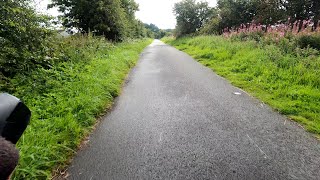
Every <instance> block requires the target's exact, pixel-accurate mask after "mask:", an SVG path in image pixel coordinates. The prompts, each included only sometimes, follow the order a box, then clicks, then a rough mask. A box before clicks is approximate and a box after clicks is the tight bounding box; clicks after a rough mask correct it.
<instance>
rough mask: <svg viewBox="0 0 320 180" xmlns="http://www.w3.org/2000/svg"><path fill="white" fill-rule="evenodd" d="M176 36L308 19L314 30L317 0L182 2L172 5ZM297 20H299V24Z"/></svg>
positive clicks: (318, 16) (319, 5)
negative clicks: (246, 25) (211, 5)
mask: <svg viewBox="0 0 320 180" xmlns="http://www.w3.org/2000/svg"><path fill="white" fill-rule="evenodd" d="M174 12H175V14H176V19H177V26H176V31H175V34H176V36H183V35H186V34H193V33H198V34H221V33H222V32H223V29H225V28H233V27H238V26H240V25H241V24H247V23H252V22H254V23H255V24H265V25H269V24H275V23H280V22H286V21H287V20H288V18H289V21H290V23H293V22H297V21H298V22H301V23H300V25H299V26H300V27H301V26H302V25H303V20H310V21H312V22H313V29H316V28H317V26H318V22H319V19H320V1H319V0H268V1H266V0H218V1H217V6H216V7H209V5H208V3H207V2H196V1H195V0H183V1H181V2H178V3H176V4H175V6H174ZM299 20H300V21H299Z"/></svg>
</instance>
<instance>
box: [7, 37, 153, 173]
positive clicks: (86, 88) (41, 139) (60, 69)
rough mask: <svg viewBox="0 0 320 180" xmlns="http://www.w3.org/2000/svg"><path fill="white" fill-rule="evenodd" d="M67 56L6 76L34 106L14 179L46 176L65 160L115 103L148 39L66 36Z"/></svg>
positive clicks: (11, 89) (13, 88) (13, 89)
mask: <svg viewBox="0 0 320 180" xmlns="http://www.w3.org/2000/svg"><path fill="white" fill-rule="evenodd" d="M62 41H63V42H62V43H61V44H59V46H60V47H59V48H61V49H63V52H64V55H65V56H64V57H65V58H67V60H66V61H62V62H59V63H57V64H55V66H54V67H53V68H50V69H45V68H38V69H37V70H34V71H32V72H31V73H30V74H28V75H27V76H26V75H24V74H19V75H17V76H15V77H14V78H12V79H10V81H8V85H7V86H6V89H7V91H9V92H10V93H12V94H14V95H16V96H17V97H19V98H21V99H22V100H23V101H24V102H25V103H26V104H27V106H28V107H29V108H30V109H31V111H32V120H31V124H30V125H29V127H28V128H27V130H26V132H25V133H24V135H23V137H22V138H21V139H20V141H19V143H18V145H17V146H18V148H19V150H20V156H21V158H20V161H19V166H18V167H17V169H16V171H15V173H14V175H13V179H48V178H50V177H51V174H52V171H53V170H54V169H55V168H58V167H59V166H64V165H65V162H66V161H67V160H68V158H70V157H71V155H72V154H73V153H74V151H75V150H76V148H77V146H78V145H79V143H80V142H81V140H82V138H83V137H84V136H85V135H86V134H88V132H90V130H91V127H92V126H93V125H94V124H95V122H96V118H97V117H98V116H99V115H101V114H102V113H103V112H104V111H105V109H106V108H108V107H110V106H111V105H112V101H113V98H114V97H116V96H117V95H118V94H119V92H120V88H121V85H122V82H123V80H124V78H125V77H126V75H127V73H128V71H129V70H130V68H131V67H132V66H134V65H135V63H136V61H137V60H138V57H139V53H140V52H141V51H142V49H143V48H144V47H146V45H147V44H149V43H150V40H136V41H134V42H123V43H121V44H111V43H108V42H107V41H105V40H104V39H103V38H94V37H90V36H89V37H88V36H76V37H70V38H67V39H62Z"/></svg>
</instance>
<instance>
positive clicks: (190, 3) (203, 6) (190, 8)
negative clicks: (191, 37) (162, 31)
mask: <svg viewBox="0 0 320 180" xmlns="http://www.w3.org/2000/svg"><path fill="white" fill-rule="evenodd" d="M173 11H174V13H175V15H176V19H177V26H176V33H177V36H181V35H186V34H191V33H194V32H196V31H198V30H199V29H200V28H201V27H202V26H203V25H204V24H205V23H206V22H207V21H208V20H210V18H211V17H212V15H213V12H214V10H213V8H211V7H209V5H208V2H196V1H195V0H183V1H181V2H178V3H176V4H175V5H174V9H173Z"/></svg>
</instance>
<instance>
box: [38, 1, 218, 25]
mask: <svg viewBox="0 0 320 180" xmlns="http://www.w3.org/2000/svg"><path fill="white" fill-rule="evenodd" d="M179 1H181V0H135V2H137V3H138V4H139V9H140V10H139V11H138V12H137V13H136V17H137V18H138V19H140V20H141V21H142V22H144V23H153V24H155V25H157V26H158V27H159V28H161V29H173V28H174V27H175V24H176V19H175V16H174V14H173V12H172V9H173V5H174V3H176V2H179ZM198 1H201V0H198ZM207 1H208V2H209V4H210V6H215V5H216V0H207ZM36 2H37V9H40V10H41V11H42V12H47V13H48V14H50V15H53V16H56V15H57V14H58V12H57V9H51V10H46V6H47V4H48V3H49V2H50V0H36Z"/></svg>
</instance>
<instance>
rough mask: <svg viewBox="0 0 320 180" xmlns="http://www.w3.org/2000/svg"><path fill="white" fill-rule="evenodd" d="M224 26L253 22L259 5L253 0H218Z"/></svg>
mask: <svg viewBox="0 0 320 180" xmlns="http://www.w3.org/2000/svg"><path fill="white" fill-rule="evenodd" d="M218 9H219V15H220V17H221V26H222V27H234V26H239V25H240V24H246V23H250V22H252V20H253V19H254V17H255V16H256V14H257V6H256V3H254V1H251V0H218Z"/></svg>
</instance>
